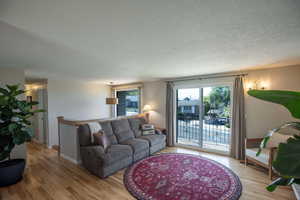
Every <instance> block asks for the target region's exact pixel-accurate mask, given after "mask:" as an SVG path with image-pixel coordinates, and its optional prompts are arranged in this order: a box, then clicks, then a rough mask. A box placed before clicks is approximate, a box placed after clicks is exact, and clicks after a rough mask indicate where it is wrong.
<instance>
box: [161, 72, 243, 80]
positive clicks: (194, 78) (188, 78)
mask: <svg viewBox="0 0 300 200" xmlns="http://www.w3.org/2000/svg"><path fill="white" fill-rule="evenodd" d="M247 75H248V74H247V73H241V74H228V75H219V76H218V75H215V76H213V75H211V76H202V77H201V76H198V77H187V78H182V79H180V78H179V79H169V80H166V82H179V81H191V80H204V79H214V78H226V77H235V76H247Z"/></svg>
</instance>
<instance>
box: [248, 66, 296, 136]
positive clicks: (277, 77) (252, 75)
mask: <svg viewBox="0 0 300 200" xmlns="http://www.w3.org/2000/svg"><path fill="white" fill-rule="evenodd" d="M299 77H300V66H294V67H284V68H273V69H267V70H256V71H251V72H249V75H248V76H247V79H246V81H245V82H246V84H245V85H246V87H247V82H248V81H250V82H253V81H258V82H266V85H267V88H266V89H270V90H292V91H300V78H299ZM245 107H246V122H247V136H248V137H251V138H255V137H262V136H263V135H265V134H266V133H267V131H268V130H270V129H273V128H276V127H277V126H279V125H281V124H283V123H285V122H287V121H295V119H294V118H292V116H291V115H290V113H289V111H288V110H287V109H286V108H284V107H283V106H281V105H278V104H273V103H269V102H265V101H262V100H259V99H256V98H254V97H251V96H248V95H246V98H245Z"/></svg>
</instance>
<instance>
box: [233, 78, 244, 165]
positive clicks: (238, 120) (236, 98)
mask: <svg viewBox="0 0 300 200" xmlns="http://www.w3.org/2000/svg"><path fill="white" fill-rule="evenodd" d="M231 130H232V133H231V149H230V155H231V156H232V157H233V158H235V159H238V160H244V159H245V138H246V120H245V96H244V85H243V77H242V76H239V77H236V78H235V81H234V87H233V108H232V129H231Z"/></svg>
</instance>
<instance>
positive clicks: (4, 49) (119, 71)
mask: <svg viewBox="0 0 300 200" xmlns="http://www.w3.org/2000/svg"><path fill="white" fill-rule="evenodd" d="M298 57H300V1H299V0H223V1H220V0H51V1H50V0H26V1H23V0H1V1H0V66H1V67H7V66H12V67H22V68H25V69H26V75H27V76H28V77H35V78H67V79H82V80H91V81H99V82H110V81H114V82H116V83H124V82H133V81H141V80H155V79H160V78H168V77H177V76H188V75H198V74H207V73H216V72H226V71H234V70H242V69H246V68H249V67H252V66H257V65H260V66H261V65H266V64H270V63H274V62H278V61H282V60H288V59H294V58H298Z"/></svg>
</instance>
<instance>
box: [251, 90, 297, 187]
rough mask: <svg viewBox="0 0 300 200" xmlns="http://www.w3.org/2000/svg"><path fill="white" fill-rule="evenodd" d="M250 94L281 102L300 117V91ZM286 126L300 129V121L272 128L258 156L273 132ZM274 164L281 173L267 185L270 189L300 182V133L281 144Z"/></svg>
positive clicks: (295, 115)
mask: <svg viewBox="0 0 300 200" xmlns="http://www.w3.org/2000/svg"><path fill="white" fill-rule="evenodd" d="M248 94H249V95H250V96H253V97H256V98H258V99H261V100H264V101H269V102H273V103H276V104H280V105H282V106H284V107H285V108H287V109H288V110H289V111H290V113H291V115H292V116H293V117H294V118H296V119H300V92H293V91H281V90H249V91H248ZM286 127H292V128H294V129H296V130H299V131H300V122H288V123H286V124H283V125H282V126H280V127H279V128H276V129H274V130H272V131H271V132H270V133H269V134H268V135H266V136H265V137H264V139H263V141H262V143H261V145H260V149H259V151H258V152H257V156H258V155H259V154H260V152H261V149H262V148H266V145H267V143H268V141H269V140H270V137H272V134H273V133H274V132H277V131H279V130H280V129H283V128H286ZM272 166H273V167H274V169H275V170H276V171H277V172H278V173H279V175H280V177H279V178H277V179H276V180H275V181H273V182H272V183H271V184H270V185H268V186H267V190H268V191H270V192H272V191H274V190H275V189H276V188H277V186H279V185H291V184H293V183H298V184H300V136H299V135H294V136H293V137H291V138H289V139H288V140H287V141H286V143H280V144H279V146H278V151H277V156H276V158H275V160H274V161H273V163H272Z"/></svg>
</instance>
